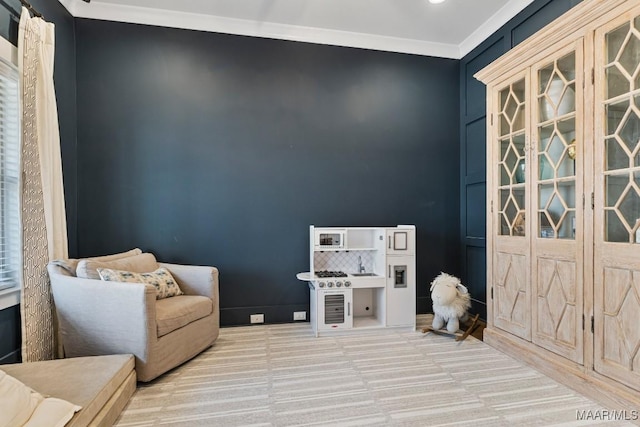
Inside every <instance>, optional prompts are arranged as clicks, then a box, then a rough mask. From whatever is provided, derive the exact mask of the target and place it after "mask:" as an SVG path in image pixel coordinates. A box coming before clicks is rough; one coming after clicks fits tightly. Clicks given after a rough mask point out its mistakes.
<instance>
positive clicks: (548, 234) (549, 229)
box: [538, 211, 555, 239]
mask: <svg viewBox="0 0 640 427" xmlns="http://www.w3.org/2000/svg"><path fill="white" fill-rule="evenodd" d="M538 222H539V227H540V231H539V232H538V236H539V237H541V238H543V239H553V237H554V236H555V231H554V229H553V226H552V225H551V221H550V218H549V217H548V213H547V212H546V211H543V212H540V213H539V214H538Z"/></svg>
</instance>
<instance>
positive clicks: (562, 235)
mask: <svg viewBox="0 0 640 427" xmlns="http://www.w3.org/2000/svg"><path fill="white" fill-rule="evenodd" d="M558 238H559V239H575V238H576V212H575V211H568V212H567V214H566V215H565V217H564V219H563V220H562V222H561V223H560V227H559V229H558Z"/></svg>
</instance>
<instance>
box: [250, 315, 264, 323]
mask: <svg viewBox="0 0 640 427" xmlns="http://www.w3.org/2000/svg"><path fill="white" fill-rule="evenodd" d="M250 320H251V323H264V314H252V315H251V318H250Z"/></svg>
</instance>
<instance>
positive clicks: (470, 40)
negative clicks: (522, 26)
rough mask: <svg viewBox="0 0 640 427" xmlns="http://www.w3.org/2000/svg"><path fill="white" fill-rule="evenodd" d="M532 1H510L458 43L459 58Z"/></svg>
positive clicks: (532, 0)
mask: <svg viewBox="0 0 640 427" xmlns="http://www.w3.org/2000/svg"><path fill="white" fill-rule="evenodd" d="M533 2H534V0H510V1H509V2H508V3H507V4H505V5H504V6H502V7H501V8H500V10H498V11H497V12H496V13H495V14H494V15H493V16H492V17H491V18H489V19H488V20H487V21H485V22H484V23H483V24H482V25H480V26H479V27H478V28H477V29H476V30H475V31H474V32H473V33H471V35H470V36H469V37H467V38H466V39H464V40H463V41H462V43H460V46H459V47H460V58H463V57H464V56H465V55H466V54H468V53H469V52H471V51H472V50H473V49H475V48H476V47H477V46H479V45H480V43H482V42H483V41H485V40H486V39H487V38H489V36H491V34H493V33H495V32H496V31H498V30H499V29H500V27H502V26H503V25H504V24H506V23H507V22H509V20H510V19H511V18H513V17H514V16H516V15H517V14H518V13H520V12H521V11H522V10H524V8H525V7H527V6H529V5H530V4H531V3H533Z"/></svg>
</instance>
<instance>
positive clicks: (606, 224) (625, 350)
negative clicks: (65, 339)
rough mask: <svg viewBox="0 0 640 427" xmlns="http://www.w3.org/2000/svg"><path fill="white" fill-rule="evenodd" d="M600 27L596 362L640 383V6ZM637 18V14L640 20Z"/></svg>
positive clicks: (600, 367) (619, 378)
mask: <svg viewBox="0 0 640 427" xmlns="http://www.w3.org/2000/svg"><path fill="white" fill-rule="evenodd" d="M634 10H635V13H634V14H625V15H622V16H620V18H619V19H617V20H614V21H612V22H611V23H609V24H608V25H607V26H605V27H602V28H600V29H598V30H597V31H596V34H595V43H596V48H597V50H596V68H595V99H594V100H595V119H596V122H595V145H594V147H595V150H594V153H595V163H594V166H595V185H594V194H595V197H594V203H595V207H594V221H595V227H594V276H593V277H594V279H593V280H594V284H593V287H594V366H595V369H596V371H598V372H599V373H601V374H603V375H606V376H608V377H610V378H613V379H615V380H616V381H618V382H621V383H623V384H626V385H628V386H629V387H632V388H634V389H638V387H639V386H638V385H639V384H640V328H639V325H640V256H639V253H640V252H639V251H640V247H639V246H638V243H640V234H639V231H638V230H639V227H640V16H639V15H640V7H636V8H635V9H634ZM634 16H635V17H634Z"/></svg>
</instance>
